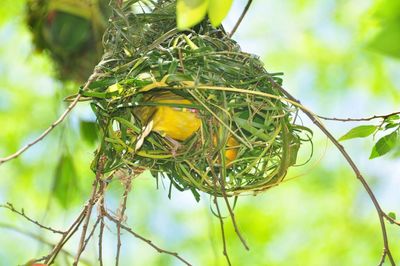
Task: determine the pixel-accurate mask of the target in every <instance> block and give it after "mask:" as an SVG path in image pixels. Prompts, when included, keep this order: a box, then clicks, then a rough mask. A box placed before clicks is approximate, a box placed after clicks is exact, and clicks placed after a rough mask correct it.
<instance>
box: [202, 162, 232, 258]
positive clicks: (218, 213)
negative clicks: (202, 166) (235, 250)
mask: <svg viewBox="0 0 400 266" xmlns="http://www.w3.org/2000/svg"><path fill="white" fill-rule="evenodd" d="M207 160H208V165H210V170H211V175H212V177H213V187H214V193H215V195H214V199H213V202H214V204H215V207H216V208H217V216H218V220H219V225H220V227H221V237H222V254H223V255H224V257H225V259H226V262H227V263H228V265H232V264H231V260H230V258H229V254H228V248H227V244H226V237H225V227H224V220H223V218H222V215H221V210H220V209H219V205H218V200H217V180H218V176H217V175H216V173H215V171H214V168H213V167H212V165H213V163H212V161H211V159H210V158H207Z"/></svg>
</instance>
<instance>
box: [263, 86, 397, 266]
mask: <svg viewBox="0 0 400 266" xmlns="http://www.w3.org/2000/svg"><path fill="white" fill-rule="evenodd" d="M269 80H270V82H271V84H272V85H273V87H275V88H276V89H278V90H280V91H281V92H282V93H283V94H284V95H285V96H286V97H287V98H288V99H289V100H291V101H293V102H295V103H297V104H298V105H299V106H301V109H302V111H303V113H304V114H305V115H306V116H308V117H309V118H310V119H311V121H312V122H313V123H314V124H315V125H316V126H317V127H318V128H319V129H320V130H321V131H322V132H323V133H324V134H325V135H326V136H327V137H328V139H329V140H330V141H331V142H332V143H333V144H334V145H335V146H336V148H337V149H338V150H339V152H340V153H341V154H342V155H343V157H344V158H345V159H346V161H347V163H348V164H349V165H350V167H351V168H352V170H353V172H354V174H355V175H356V177H357V179H358V180H359V181H360V182H361V184H362V185H363V187H364V189H365V191H366V192H367V194H368V196H369V197H370V199H371V201H372V203H373V204H374V207H375V209H376V211H377V214H378V218H379V223H380V226H381V232H382V239H383V246H384V247H383V255H382V258H381V261H382V262H384V261H385V257H388V258H389V261H390V263H391V265H392V266H395V265H396V264H395V262H394V259H393V256H392V254H391V251H390V248H389V241H388V236H387V231H386V225H385V220H384V217H385V216H386V213H385V212H384V211H383V210H382V208H381V206H380V204H379V202H378V200H377V198H376V196H375V194H374V193H373V191H372V190H371V188H370V186H369V184H368V182H367V181H366V179H365V178H364V176H363V175H362V174H361V172H360V170H359V169H358V167H357V165H356V164H355V163H354V161H353V159H352V158H351V157H350V155H349V154H348V153H347V152H346V150H345V149H344V147H343V146H342V145H341V144H340V143H339V141H337V140H336V138H335V137H334V136H333V135H332V134H331V133H330V131H328V129H327V128H326V127H325V126H324V125H323V124H322V123H321V122H320V121H319V120H318V119H317V117H316V116H314V115H313V114H312V113H311V112H310V111H308V110H307V108H305V107H302V105H301V103H300V101H299V100H297V99H296V98H294V97H293V96H292V95H291V94H290V93H289V92H287V91H286V90H285V89H284V88H283V87H282V86H280V85H279V84H278V83H276V82H275V81H274V80H273V79H272V78H269Z"/></svg>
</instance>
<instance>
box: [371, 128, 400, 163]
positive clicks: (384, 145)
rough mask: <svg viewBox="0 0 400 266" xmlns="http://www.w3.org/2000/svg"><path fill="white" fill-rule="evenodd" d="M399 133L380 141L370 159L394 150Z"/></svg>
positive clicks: (391, 134) (373, 149)
mask: <svg viewBox="0 0 400 266" xmlns="http://www.w3.org/2000/svg"><path fill="white" fill-rule="evenodd" d="M397 135H398V133H397V131H393V132H392V133H390V134H389V135H386V136H384V137H382V138H380V139H379V140H378V142H377V143H376V144H375V146H374V147H373V148H372V152H371V155H370V157H369V158H370V159H374V158H376V157H379V156H382V155H385V154H386V153H388V152H389V151H390V150H392V149H393V148H394V147H395V145H396V142H397Z"/></svg>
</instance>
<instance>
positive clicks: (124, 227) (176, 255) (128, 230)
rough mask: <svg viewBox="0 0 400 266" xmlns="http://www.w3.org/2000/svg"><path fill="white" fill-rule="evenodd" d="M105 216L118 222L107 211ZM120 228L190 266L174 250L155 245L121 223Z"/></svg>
mask: <svg viewBox="0 0 400 266" xmlns="http://www.w3.org/2000/svg"><path fill="white" fill-rule="evenodd" d="M105 217H107V218H108V219H109V220H110V221H112V222H114V223H118V219H116V218H114V217H113V216H111V215H110V214H109V213H108V212H106V213H105ZM121 228H122V229H124V230H125V231H127V232H128V233H130V234H131V235H133V236H134V237H136V238H138V239H140V240H142V241H144V242H145V243H147V244H148V245H150V246H151V247H152V248H154V249H155V250H156V251H157V252H159V253H164V254H168V255H171V256H173V257H175V258H177V259H178V260H180V261H181V262H183V263H184V264H185V265H188V266H191V265H192V264H190V263H189V262H188V261H186V260H185V259H184V258H182V257H181V256H179V254H178V253H176V252H171V251H168V250H165V249H162V248H160V247H158V246H157V245H155V244H154V243H153V242H152V241H151V240H149V239H147V238H144V237H143V236H141V235H139V234H138V233H136V232H134V231H133V230H132V229H131V228H129V227H128V226H126V225H124V224H121Z"/></svg>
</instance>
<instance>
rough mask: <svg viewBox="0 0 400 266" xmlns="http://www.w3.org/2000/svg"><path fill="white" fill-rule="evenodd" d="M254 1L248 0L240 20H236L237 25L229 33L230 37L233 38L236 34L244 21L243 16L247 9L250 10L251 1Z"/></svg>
mask: <svg viewBox="0 0 400 266" xmlns="http://www.w3.org/2000/svg"><path fill="white" fill-rule="evenodd" d="M252 2H253V0H248V1H247V4H246V6H245V8H244V10H243V12H242V14H241V15H240V17H239V19H238V21H237V22H236V24H235V26H234V27H233V29H232V31H231V33H229V35H228V37H229V38H232V36H233V34H235V32H236V30H237V29H238V28H239V26H240V23H242V20H243V18H244V17H245V16H246V13H247V11H248V10H249V8H250V6H251V3H252Z"/></svg>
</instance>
